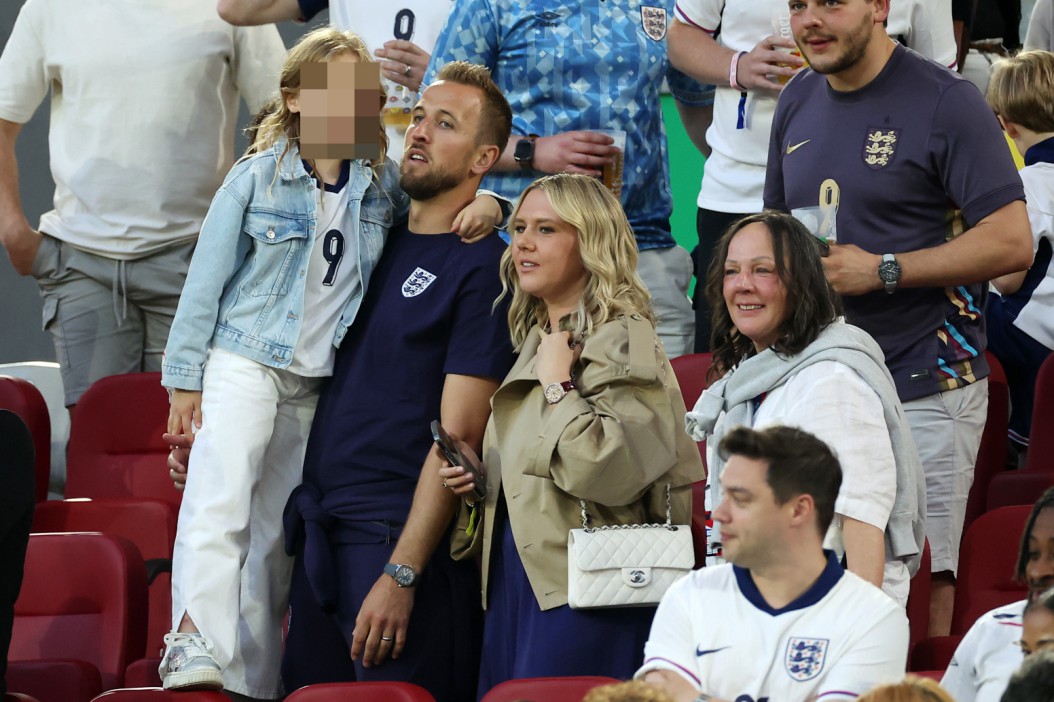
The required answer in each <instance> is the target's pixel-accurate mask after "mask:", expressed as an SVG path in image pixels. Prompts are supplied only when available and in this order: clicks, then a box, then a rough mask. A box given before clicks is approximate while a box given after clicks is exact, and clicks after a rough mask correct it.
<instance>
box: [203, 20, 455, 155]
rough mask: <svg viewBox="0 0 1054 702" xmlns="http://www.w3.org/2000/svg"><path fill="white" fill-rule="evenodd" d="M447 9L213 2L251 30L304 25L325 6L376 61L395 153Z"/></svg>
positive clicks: (336, 24) (334, 22)
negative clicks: (286, 23)
mask: <svg viewBox="0 0 1054 702" xmlns="http://www.w3.org/2000/svg"><path fill="white" fill-rule="evenodd" d="M452 5H453V0H396V1H395V2H393V3H391V4H390V5H389V4H384V3H381V4H377V3H367V2H365V0H333V1H332V2H331V1H330V0H219V2H218V4H217V9H218V11H219V14H220V17H222V18H223V19H225V20H227V21H228V22H230V23H231V24H234V25H253V24H268V23H271V22H282V21H285V20H301V21H309V20H310V19H311V18H312V17H314V16H315V15H317V14H318V13H319V12H321V11H322V10H324V9H326V8H327V7H328V8H329V19H330V22H331V23H332V25H333V26H334V27H336V28H337V29H340V30H345V31H347V30H350V31H352V32H355V33H356V34H358V35H359V36H360V37H362V40H363V41H364V42H366V46H368V47H370V50H371V51H374V52H375V53H376V54H377V56H378V57H379V58H380V59H381V70H382V73H381V76H382V78H383V82H384V88H385V90H386V91H387V93H388V103H387V106H386V107H385V110H384V124H385V127H386V129H387V132H388V152H389V153H391V154H401V153H402V145H403V137H404V135H405V134H406V127H407V126H408V125H409V124H410V112H411V111H412V109H413V107H414V105H416V104H417V97H418V91H419V90H420V88H421V80H422V79H423V78H424V76H425V69H426V68H428V60H429V59H430V58H431V52H432V47H433V46H435V43H436V38H437V37H438V36H439V30H441V29H442V28H443V23H444V22H446V18H447V15H449V14H450V8H451V6H452ZM396 160H398V158H396Z"/></svg>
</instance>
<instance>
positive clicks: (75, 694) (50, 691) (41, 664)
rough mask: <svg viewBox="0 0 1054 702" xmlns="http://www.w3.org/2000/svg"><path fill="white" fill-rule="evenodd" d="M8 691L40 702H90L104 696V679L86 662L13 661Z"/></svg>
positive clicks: (8, 677) (8, 679)
mask: <svg viewBox="0 0 1054 702" xmlns="http://www.w3.org/2000/svg"><path fill="white" fill-rule="evenodd" d="M7 689H8V690H16V691H18V692H21V693H25V694H27V695H30V696H32V697H33V698H35V699H37V700H39V701H40V702H88V701H89V700H90V699H91V698H93V697H95V696H96V695H97V694H99V693H100V692H102V679H101V678H100V677H99V669H98V668H96V667H95V666H94V665H92V664H91V663H85V662H84V661H74V660H37V661H11V662H10V663H8V667H7Z"/></svg>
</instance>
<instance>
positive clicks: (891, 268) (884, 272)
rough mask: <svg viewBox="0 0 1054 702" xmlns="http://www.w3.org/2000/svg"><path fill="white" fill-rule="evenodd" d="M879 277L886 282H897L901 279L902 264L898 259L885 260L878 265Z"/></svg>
mask: <svg viewBox="0 0 1054 702" xmlns="http://www.w3.org/2000/svg"><path fill="white" fill-rule="evenodd" d="M878 277H879V278H881V279H882V280H883V282H886V283H895V282H897V280H899V279H900V264H899V263H897V262H896V261H883V262H882V263H880V264H879V265H878Z"/></svg>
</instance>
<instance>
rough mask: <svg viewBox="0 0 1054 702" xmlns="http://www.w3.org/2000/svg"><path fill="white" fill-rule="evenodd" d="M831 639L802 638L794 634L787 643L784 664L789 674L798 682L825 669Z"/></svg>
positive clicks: (811, 677)
mask: <svg viewBox="0 0 1054 702" xmlns="http://www.w3.org/2000/svg"><path fill="white" fill-rule="evenodd" d="M828 643H830V640H829V639H800V638H797V637H794V636H792V637H791V639H790V641H789V642H788V643H787V655H786V657H785V658H784V660H783V664H784V665H785V666H786V667H787V674H788V675H790V676H791V677H792V678H794V679H795V680H797V681H798V682H805V681H806V680H812V679H813V678H815V677H816V676H817V675H819V674H820V671H821V670H823V664H824V661H825V660H826V659H827V644H828Z"/></svg>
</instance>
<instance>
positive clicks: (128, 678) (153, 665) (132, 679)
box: [124, 657, 161, 687]
mask: <svg viewBox="0 0 1054 702" xmlns="http://www.w3.org/2000/svg"><path fill="white" fill-rule="evenodd" d="M159 665H161V658H160V657H158V658H140V659H139V660H137V661H133V662H132V664H131V665H129V666H128V669H127V670H125V671H124V686H125V687H161V675H160V674H158V672H157V667H158V666H159Z"/></svg>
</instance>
